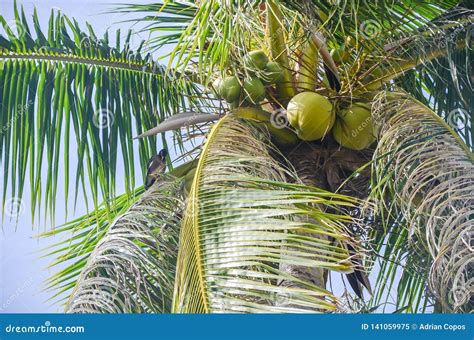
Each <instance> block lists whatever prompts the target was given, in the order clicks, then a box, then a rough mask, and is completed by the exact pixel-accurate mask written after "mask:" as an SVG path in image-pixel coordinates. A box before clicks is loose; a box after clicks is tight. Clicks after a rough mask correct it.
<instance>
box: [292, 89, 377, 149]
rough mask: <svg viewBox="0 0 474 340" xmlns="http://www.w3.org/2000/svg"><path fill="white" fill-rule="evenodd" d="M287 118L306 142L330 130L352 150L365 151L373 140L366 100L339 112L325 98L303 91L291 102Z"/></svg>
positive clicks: (370, 118) (340, 141) (324, 134)
mask: <svg viewBox="0 0 474 340" xmlns="http://www.w3.org/2000/svg"><path fill="white" fill-rule="evenodd" d="M287 118H288V121H289V123H290V125H291V126H292V127H293V128H294V129H295V131H296V133H297V135H298V137H299V138H300V139H302V140H305V141H315V140H319V139H322V138H324V137H325V136H326V135H327V134H328V133H329V132H331V133H332V136H333V137H334V139H335V140H336V141H337V142H338V143H339V144H340V145H342V146H344V147H346V148H349V149H353V150H363V149H365V148H367V147H369V146H370V144H372V142H373V141H374V134H373V125H372V116H371V113H370V107H369V106H368V105H367V104H364V103H354V104H352V105H351V106H349V107H347V108H345V109H342V110H340V111H339V112H338V113H337V115H336V112H335V110H334V109H333V105H332V104H331V102H330V101H329V100H328V99H327V98H326V97H324V96H321V95H319V94H317V93H315V92H309V91H308V92H301V93H299V94H297V95H296V96H294V97H293V98H292V99H291V100H290V102H289V103H288V107H287Z"/></svg>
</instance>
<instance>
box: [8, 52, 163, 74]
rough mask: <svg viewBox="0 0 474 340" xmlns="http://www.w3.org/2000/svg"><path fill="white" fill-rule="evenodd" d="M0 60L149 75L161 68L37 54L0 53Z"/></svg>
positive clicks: (136, 63) (140, 64)
mask: <svg viewBox="0 0 474 340" xmlns="http://www.w3.org/2000/svg"><path fill="white" fill-rule="evenodd" d="M0 60H38V61H54V62H63V63H69V64H81V65H91V66H103V67H107V68H114V69H118V70H127V71H134V72H141V73H146V74H150V75H161V74H162V73H163V72H160V71H161V67H157V68H158V69H159V70H153V69H152V68H151V67H150V66H149V65H147V64H146V63H145V62H143V63H138V62H131V61H128V62H126V61H118V60H117V61H114V60H111V59H105V58H103V59H99V58H90V57H79V56H76V55H74V54H70V53H68V54H65V53H63V54H55V55H48V54H37V53H31V54H27V53H12V52H10V53H4V52H0Z"/></svg>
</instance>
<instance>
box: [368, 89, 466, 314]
mask: <svg viewBox="0 0 474 340" xmlns="http://www.w3.org/2000/svg"><path fill="white" fill-rule="evenodd" d="M373 110H374V114H375V117H374V121H375V122H376V124H377V125H378V127H379V133H378V136H379V143H378V146H377V149H376V151H375V154H374V163H373V167H372V171H373V186H372V194H371V196H372V198H373V199H375V200H376V203H377V204H376V205H375V206H376V207H378V210H376V211H375V212H374V215H372V217H371V218H372V219H375V220H374V221H375V223H376V225H375V227H374V230H373V235H374V245H375V249H376V250H377V251H380V252H382V253H385V254H386V255H387V256H388V257H386V258H384V259H383V261H381V262H382V264H381V266H382V267H381V268H380V269H381V270H380V274H379V279H378V281H377V283H378V284H377V287H376V290H377V291H378V292H377V293H376V294H375V295H374V300H373V303H374V304H378V303H379V301H380V300H381V299H382V296H383V295H384V294H385V293H387V292H388V291H389V290H390V288H391V287H392V286H394V287H398V288H397V298H396V303H397V308H401V307H404V306H405V304H407V305H409V306H410V310H412V311H416V310H417V308H418V307H419V306H420V305H421V306H423V305H425V306H426V305H427V303H428V301H429V300H430V298H431V297H434V299H435V301H436V303H437V304H438V306H439V308H440V309H439V310H440V311H444V312H469V311H471V309H472V307H473V306H472V293H473V277H472V265H473V261H474V257H473V256H472V247H473V244H472V233H473V231H474V224H473V219H472V216H473V212H474V211H473V207H474V164H473V162H474V156H473V154H472V153H471V152H470V151H469V149H468V148H467V146H466V145H465V144H464V142H463V141H462V140H461V139H460V138H459V136H458V135H456V133H455V132H454V131H453V130H452V129H451V128H450V127H449V126H448V125H447V124H446V123H445V122H444V121H443V120H442V119H441V118H440V117H438V116H437V115H436V114H435V113H434V112H433V111H431V110H430V109H429V108H428V107H426V106H425V105H423V104H422V103H420V102H418V101H416V100H414V99H413V98H412V97H410V96H409V95H408V94H406V93H386V92H382V93H381V94H380V95H379V96H378V97H377V99H376V102H375V104H374V106H373ZM400 267H402V268H403V272H402V275H401V277H400V276H398V277H397V274H396V272H397V270H398V268H400ZM427 282H428V283H429V290H428V291H426V289H425V287H426V283H427Z"/></svg>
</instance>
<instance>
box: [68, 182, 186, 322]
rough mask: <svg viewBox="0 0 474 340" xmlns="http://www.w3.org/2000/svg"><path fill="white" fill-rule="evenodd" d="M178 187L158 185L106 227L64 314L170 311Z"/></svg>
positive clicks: (179, 203) (179, 210)
mask: <svg viewBox="0 0 474 340" xmlns="http://www.w3.org/2000/svg"><path fill="white" fill-rule="evenodd" d="M180 188H181V185H180V182H179V181H176V180H174V181H170V180H168V181H166V180H161V181H159V182H157V183H156V184H155V185H154V186H153V187H152V188H150V189H149V190H148V191H146V192H145V193H144V194H143V196H142V197H141V198H140V200H139V201H138V202H137V203H136V204H134V205H133V206H132V207H131V208H130V209H129V210H128V211H127V212H126V213H124V214H123V215H121V216H120V217H119V218H118V219H117V220H116V221H115V222H114V223H113V224H112V225H111V226H110V228H109V230H108V231H107V234H106V235H105V236H104V238H103V239H102V240H101V241H100V242H99V243H98V244H97V246H96V247H95V250H94V251H93V252H92V253H91V254H90V256H89V258H88V260H87V263H86V265H85V267H84V268H83V269H82V272H81V275H80V277H79V279H78V280H77V283H76V285H75V288H74V290H73V292H72V294H71V296H70V298H69V301H68V303H67V307H66V311H67V312H72V313H99V312H101V313H144V312H148V313H150V312H155V313H169V312H170V310H171V301H172V292H173V282H174V273H175V265H176V255H177V250H178V234H179V224H180V221H181V217H180V216H181V213H182V210H183V206H184V205H183V203H182V200H181V199H180V198H179V193H180V191H181V189H180Z"/></svg>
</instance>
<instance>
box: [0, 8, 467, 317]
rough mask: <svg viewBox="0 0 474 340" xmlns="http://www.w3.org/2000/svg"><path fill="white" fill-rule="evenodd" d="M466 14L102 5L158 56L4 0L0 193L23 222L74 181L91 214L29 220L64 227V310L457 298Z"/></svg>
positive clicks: (461, 278)
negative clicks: (26, 193) (119, 189)
mask: <svg viewBox="0 0 474 340" xmlns="http://www.w3.org/2000/svg"><path fill="white" fill-rule="evenodd" d="M467 7H468V6H467V4H464V3H462V2H461V3H459V2H458V1H447V0H445V1H438V3H437V4H436V5H435V4H429V3H424V2H418V1H406V2H403V3H394V2H392V1H381V2H377V3H376V4H369V3H367V2H366V1H351V2H346V1H336V2H334V1H310V0H308V1H298V2H295V1H277V0H267V1H262V2H251V1H240V0H238V1H237V0H236V1H231V2H229V1H220V0H210V1H198V2H182V1H177V2H174V1H165V2H162V3H161V2H157V3H154V4H150V5H127V6H124V7H121V8H118V9H117V11H126V12H130V13H137V14H138V15H140V19H138V20H140V21H142V22H145V23H146V24H147V25H146V30H148V31H149V32H151V38H150V39H149V40H148V41H147V42H146V43H147V44H146V45H147V46H148V48H149V49H150V51H149V52H157V53H158V54H159V53H160V48H162V47H163V46H165V45H171V46H173V50H172V52H171V54H170V55H169V63H168V65H167V66H165V67H163V66H161V65H159V64H158V63H157V62H156V61H155V60H153V58H152V54H147V55H144V53H142V48H143V46H144V45H141V46H140V48H139V49H138V50H137V51H132V50H131V49H130V38H127V39H126V41H124V42H121V41H120V39H119V38H117V41H116V46H115V47H112V46H110V44H109V39H108V34H105V36H104V37H103V38H99V37H97V36H96V34H95V33H94V31H93V29H92V28H91V27H90V26H88V27H87V32H84V31H82V30H81V28H80V27H79V25H78V24H77V23H76V22H75V21H74V20H71V19H69V18H67V17H66V16H64V15H62V14H61V13H52V15H51V19H50V22H49V27H48V29H47V31H46V32H45V31H43V29H42V28H41V27H40V25H39V22H38V18H37V16H36V14H34V15H33V20H32V22H30V21H29V20H28V19H27V16H26V15H25V13H24V12H23V10H18V8H17V7H16V5H15V17H16V20H15V25H14V26H16V27H15V29H13V28H12V27H11V26H12V23H8V22H6V21H5V19H4V18H3V17H0V21H1V23H2V25H3V27H4V30H5V32H6V35H5V36H0V69H1V73H0V84H1V87H0V103H1V122H2V124H1V125H2V127H3V130H2V133H1V134H0V157H2V158H1V160H2V163H1V164H2V168H3V170H4V172H5V175H4V177H5V182H4V185H3V200H2V202H4V203H3V206H5V201H6V200H7V189H8V188H10V190H11V192H12V196H15V197H21V196H22V193H23V189H24V185H25V183H26V182H27V181H29V183H30V191H31V193H32V194H31V209H32V213H33V214H34V213H35V211H36V209H38V208H41V207H43V210H44V212H45V214H46V213H49V214H50V215H52V216H54V212H55V207H56V204H55V200H56V195H57V192H58V186H62V187H64V190H65V197H66V198H68V197H69V189H70V186H71V185H70V183H69V182H70V180H71V176H72V181H71V182H74V185H72V187H73V188H74V199H75V200H77V198H78V196H79V195H80V191H81V190H85V191H87V192H90V195H91V197H92V201H93V202H92V203H93V209H92V211H91V212H90V213H89V214H88V215H86V216H83V217H81V218H78V219H76V220H73V221H70V222H67V223H66V224H64V225H62V226H60V227H57V228H55V229H51V230H50V231H47V232H45V233H44V234H43V235H44V236H50V235H57V234H67V235H68V237H67V239H65V240H64V241H62V242H60V243H58V244H56V245H54V246H53V247H52V248H51V249H49V250H48V252H47V253H48V254H49V255H50V256H55V257H56V259H55V261H54V263H53V265H58V264H63V263H66V266H65V268H64V269H61V270H59V271H58V272H57V273H56V274H55V275H54V276H52V277H51V278H50V279H49V281H48V284H49V288H51V289H55V290H56V293H55V296H58V297H60V298H61V299H63V298H64V297H66V298H65V299H66V310H67V311H70V312H330V311H347V312H358V311H360V312H370V311H375V310H384V309H385V308H386V306H387V305H388V304H389V303H390V302H393V303H394V304H395V308H394V309H396V310H399V311H406V312H417V311H420V310H422V311H425V310H429V308H431V307H432V306H434V309H435V310H436V311H442V312H469V311H471V310H472V289H473V288H472V241H471V238H470V237H471V235H472V229H473V223H472V221H473V219H472V207H473V202H474V194H473V193H474V190H473V188H474V183H473V182H474V168H473V160H474V158H473V155H472V145H473V132H472V119H471V115H470V111H469V110H470V109H471V108H472V107H473V105H472V86H471V83H472V79H471V78H472V74H471V73H470V71H471V69H470V68H471V67H472V65H471V63H470V57H471V55H472V34H471V33H472V20H473V12H472V10H471V9H469V8H467ZM119 36H120V35H119V34H118V35H117V37H119ZM129 37H130V35H129ZM303 97H304V98H303ZM301 98H303V99H301ZM323 108H324V109H323ZM170 130H173V131H174V132H173V136H174V139H173V144H174V147H175V148H176V149H177V150H180V152H181V154H182V159H180V161H181V165H179V166H177V167H174V168H173V167H171V165H172V164H171V162H169V164H168V165H169V168H170V170H169V171H168V173H167V174H165V175H164V176H162V177H160V179H159V180H158V181H156V182H155V184H153V186H151V188H150V189H149V190H147V191H144V190H143V187H142V186H137V185H136V184H135V173H134V164H135V161H136V160H137V159H139V161H140V165H141V169H142V171H143V173H145V172H146V170H147V169H146V164H147V161H148V159H149V158H150V157H151V156H152V155H155V154H156V136H157V135H158V134H161V135H162V138H161V141H162V143H163V146H164V147H165V148H166V147H167V146H168V143H169V140H167V139H166V138H165V135H164V133H165V132H166V131H170ZM134 137H138V138H137V139H138V140H137V141H134V139H133V138H134ZM203 137H204V138H203ZM74 139H75V142H72V141H74ZM76 147H77V151H76ZM137 148H138V152H139V157H136V156H135V153H136V150H137ZM69 152H77V158H78V162H77V165H76V167H75V170H74V169H73V168H72V167H71V165H70V164H69V162H68V153H69ZM120 156H121V157H120ZM43 162H47V166H48V172H47V175H44V172H43V171H42V164H43ZM118 162H121V163H123V165H124V171H125V177H124V178H120V181H122V180H123V182H124V184H125V188H126V190H125V193H123V194H121V195H118V194H117V193H116V192H115V185H116V181H117V178H116V176H115V172H116V168H117V163H118ZM61 166H63V167H64V174H65V176H64V180H63V181H62V180H61V181H60V180H59V178H58V172H59V168H60V167H61ZM27 172H28V174H27ZM85 196H86V197H87V196H88V195H85ZM101 199H102V200H103V202H104V203H100V200H101ZM336 273H343V274H345V275H344V276H341V277H339V275H336ZM369 274H370V279H369ZM329 281H331V282H333V281H337V282H339V284H338V285H339V286H340V285H341V283H345V282H348V283H349V284H350V285H351V286H352V291H353V292H355V293H356V295H354V294H352V291H349V292H346V293H344V294H343V295H342V296H340V294H338V293H337V292H336V291H334V290H333V289H332V284H329ZM363 290H366V291H369V292H367V293H365V295H364V293H363ZM338 295H339V296H338ZM393 295H394V296H393Z"/></svg>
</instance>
